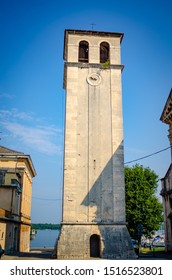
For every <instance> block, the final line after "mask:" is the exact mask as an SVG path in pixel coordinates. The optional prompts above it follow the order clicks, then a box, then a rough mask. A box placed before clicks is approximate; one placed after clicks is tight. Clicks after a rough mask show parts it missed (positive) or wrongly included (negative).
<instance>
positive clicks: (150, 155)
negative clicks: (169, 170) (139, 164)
mask: <svg viewBox="0 0 172 280" xmlns="http://www.w3.org/2000/svg"><path fill="white" fill-rule="evenodd" d="M170 148H171V146H170V147H168V148H165V149H163V150H160V151H158V152H155V153H152V154H149V155H147V156H144V157H141V158H137V159H134V160H131V161H128V162H125V163H124V164H128V163H132V162H135V161H138V160H142V159H145V158H148V157H152V156H154V155H156V154H159V153H162V152H164V151H166V150H168V149H170Z"/></svg>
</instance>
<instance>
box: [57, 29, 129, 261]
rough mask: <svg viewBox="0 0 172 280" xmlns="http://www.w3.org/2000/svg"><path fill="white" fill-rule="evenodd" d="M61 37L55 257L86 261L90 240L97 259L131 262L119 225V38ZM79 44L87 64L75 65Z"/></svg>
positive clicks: (77, 34) (100, 34)
mask: <svg viewBox="0 0 172 280" xmlns="http://www.w3.org/2000/svg"><path fill="white" fill-rule="evenodd" d="M65 35H66V37H65V49H64V58H65V60H67V62H66V63H65V74H64V86H65V89H66V126H65V151H64V187H63V221H62V230H61V234H60V238H59V242H58V248H57V251H58V253H57V255H58V258H61V259H65V258H71V259H74V258H89V257H90V251H92V248H91V246H92V245H90V244H92V241H91V240H94V239H95V242H97V245H98V244H99V245H98V247H99V248H98V250H99V253H100V257H104V258H124V257H126V258H129V257H134V252H133V249H132V245H131V240H130V237H129V234H128V231H127V228H126V221H125V186H124V152H123V119H122V86H121V72H122V69H123V66H122V65H121V62H120V43H121V40H122V37H123V34H120V33H108V32H107V33H106V32H94V31H93V32H91V31H88V32H87V31H83V32H82V31H76V30H72V31H70V30H69V31H66V33H65ZM83 40H84V41H87V42H88V43H89V59H88V63H80V62H78V49H79V43H80V41H83ZM102 42H106V43H108V44H109V47H110V64H109V65H108V66H107V67H106V66H105V65H103V64H100V44H101V43H102ZM119 236H121V237H120V239H119ZM96 240H97V241H96ZM119 244H120V246H119ZM93 246H94V245H93Z"/></svg>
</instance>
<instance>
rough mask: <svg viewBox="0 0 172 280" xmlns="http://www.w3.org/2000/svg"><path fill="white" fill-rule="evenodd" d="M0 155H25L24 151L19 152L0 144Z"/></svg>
mask: <svg viewBox="0 0 172 280" xmlns="http://www.w3.org/2000/svg"><path fill="white" fill-rule="evenodd" d="M0 155H24V153H21V152H17V151H14V150H11V149H8V148H6V147H3V146H0Z"/></svg>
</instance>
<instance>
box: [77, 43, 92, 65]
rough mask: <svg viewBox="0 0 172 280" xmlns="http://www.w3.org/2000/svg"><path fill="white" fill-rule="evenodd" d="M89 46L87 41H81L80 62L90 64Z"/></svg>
mask: <svg viewBox="0 0 172 280" xmlns="http://www.w3.org/2000/svg"><path fill="white" fill-rule="evenodd" d="M88 53H89V45H88V42H87V41H81V42H80V43H79V58H78V61H79V62H85V63H87V62H88Z"/></svg>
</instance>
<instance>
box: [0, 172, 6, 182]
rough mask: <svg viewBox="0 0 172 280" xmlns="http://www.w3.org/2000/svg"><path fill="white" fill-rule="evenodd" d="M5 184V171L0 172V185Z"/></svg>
mask: <svg viewBox="0 0 172 280" xmlns="http://www.w3.org/2000/svg"><path fill="white" fill-rule="evenodd" d="M4 184H5V170H0V185H4Z"/></svg>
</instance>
